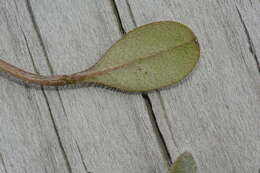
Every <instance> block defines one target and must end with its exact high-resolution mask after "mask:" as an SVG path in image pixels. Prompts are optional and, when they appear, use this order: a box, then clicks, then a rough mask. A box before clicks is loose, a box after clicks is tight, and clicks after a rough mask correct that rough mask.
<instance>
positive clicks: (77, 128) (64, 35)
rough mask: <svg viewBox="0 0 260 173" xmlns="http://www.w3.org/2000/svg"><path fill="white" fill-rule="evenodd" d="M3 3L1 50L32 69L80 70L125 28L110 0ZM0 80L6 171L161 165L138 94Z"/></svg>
mask: <svg viewBox="0 0 260 173" xmlns="http://www.w3.org/2000/svg"><path fill="white" fill-rule="evenodd" d="M0 4H1V6H2V8H3V9H5V10H3V11H2V10H1V12H0V14H1V15H0V16H1V18H2V19H3V20H2V22H1V23H0V24H1V25H2V26H1V25H0V26H1V27H0V28H1V36H0V38H1V39H0V40H1V45H3V46H2V47H1V52H2V53H1V55H2V56H3V57H5V58H6V59H5V60H7V61H8V62H11V63H13V64H17V65H19V66H20V67H22V68H24V69H26V70H29V71H34V68H33V65H34V67H35V70H36V71H38V72H39V73H41V74H50V73H55V74H56V73H71V72H76V71H80V70H83V69H85V68H87V67H90V66H91V65H92V64H94V63H95V62H96V61H97V60H98V59H99V57H100V56H101V55H102V54H103V53H104V52H105V50H106V49H107V48H109V47H110V46H111V45H112V43H113V42H115V41H116V40H117V39H119V38H120V37H121V36H122V34H121V33H120V27H119V25H118V19H117V18H116V15H115V10H116V9H114V7H113V3H112V1H105V2H101V1H100V2H99V1H97V2H94V1H90V0H79V1H66V2H65V1H58V0H55V1H54V0H45V1H36V0H23V1H20V0H19V1H18V0H16V1H7V0H6V1H4V2H2V1H1V3H0ZM6 11H8V13H7V14H8V19H6V18H5V17H6V13H5V12H6ZM14 14H15V15H14ZM10 22H11V24H10ZM17 40H21V41H17ZM30 57H31V59H30ZM32 64H33V65H32ZM0 80H1V86H0V87H1V92H0V93H1V97H0V103H1V104H0V110H1V113H0V118H1V126H0V127H1V131H0V134H1V138H0V139H1V142H0V146H1V147H0V152H1V155H2V157H3V158H4V162H5V165H7V170H8V172H12V173H13V172H14V173H15V172H19V173H20V172H28V173H34V172H44V171H46V172H55V173H57V172H62V173H64V172H65V173H66V172H73V173H77V172H79V173H82V172H87V170H86V169H88V170H90V171H91V172H107V173H110V172H111V173H112V172H113V173H117V172H118V173H121V172H125V173H135V172H158V173H159V172H166V169H167V167H168V160H167V155H166V153H165V151H164V149H163V147H162V144H161V143H162V141H160V137H159V135H158V134H157V133H158V132H157V129H156V125H155V124H154V122H153V117H152V115H151V114H149V113H148V111H147V106H146V104H145V102H144V100H143V98H142V96H141V95H128V94H123V93H118V92H114V91H112V90H107V89H103V88H95V87H87V86H79V87H75V88H73V89H71V88H63V89H55V88H54V89H51V88H44V89H43V90H41V88H31V87H28V86H27V87H25V86H24V85H23V84H22V85H21V86H20V85H18V84H15V83H12V82H11V81H9V80H8V78H2V77H1V79H0ZM13 93H15V95H16V97H15V98H14V97H13V95H14V94H13ZM38 109H39V110H38ZM6 115H8V116H6ZM0 163H1V162H0ZM0 169H2V168H1V167H0ZM45 169H46V170H45Z"/></svg>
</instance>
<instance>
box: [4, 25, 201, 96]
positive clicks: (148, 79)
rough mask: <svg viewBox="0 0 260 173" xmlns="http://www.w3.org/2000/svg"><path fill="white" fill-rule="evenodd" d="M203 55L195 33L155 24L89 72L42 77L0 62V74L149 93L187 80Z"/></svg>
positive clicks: (113, 50) (131, 34)
mask: <svg viewBox="0 0 260 173" xmlns="http://www.w3.org/2000/svg"><path fill="white" fill-rule="evenodd" d="M199 55H200V48H199V44H198V42H197V39H196V37H195V35H194V34H193V32H192V31H191V30H190V29H189V28H188V27H186V26H184V25H182V24H180V23H177V22H156V23H151V24H147V25H144V26H141V27H139V28H137V29H135V30H133V31H130V32H129V33H127V34H126V35H125V36H124V37H123V38H122V39H121V40H119V41H118V42H116V43H115V44H114V45H113V46H112V47H111V48H110V49H109V50H108V51H107V53H106V54H105V55H104V56H103V57H102V58H101V59H100V60H99V61H98V63H96V64H95V65H94V66H93V67H91V68H90V69H88V70H85V71H82V72H79V73H75V74H71V75H53V76H43V75H39V74H33V73H30V72H26V71H24V70H22V69H19V68H17V67H15V66H13V65H11V64H8V63H6V62H4V61H2V60H0V70H3V71H5V72H7V73H9V74H11V75H13V76H15V77H17V78H19V79H22V80H25V81H29V82H32V83H36V84H40V85H49V86H62V85H67V84H75V83H82V82H93V83H97V84H104V85H107V86H110V87H114V88H118V89H120V90H124V91H149V90H153V89H158V88H162V87H166V86H169V85H171V84H175V83H177V82H178V81H180V80H182V79H183V78H184V77H185V76H187V75H188V74H189V73H190V72H191V71H192V69H193V68H194V66H195V65H196V63H197V62H198V59H199Z"/></svg>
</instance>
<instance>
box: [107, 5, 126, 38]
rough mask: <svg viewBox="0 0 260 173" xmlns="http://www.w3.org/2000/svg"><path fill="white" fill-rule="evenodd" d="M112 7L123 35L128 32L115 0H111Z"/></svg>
mask: <svg viewBox="0 0 260 173" xmlns="http://www.w3.org/2000/svg"><path fill="white" fill-rule="evenodd" d="M110 2H111V6H112V9H113V11H114V14H115V16H116V19H117V23H118V27H119V30H120V32H121V34H122V35H124V34H126V31H125V29H124V27H123V23H122V20H121V17H120V14H119V11H118V8H117V5H116V2H115V0H110Z"/></svg>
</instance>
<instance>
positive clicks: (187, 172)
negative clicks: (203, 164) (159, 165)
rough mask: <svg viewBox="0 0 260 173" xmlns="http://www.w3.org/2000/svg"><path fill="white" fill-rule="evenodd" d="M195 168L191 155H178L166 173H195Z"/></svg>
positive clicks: (186, 153)
mask: <svg viewBox="0 0 260 173" xmlns="http://www.w3.org/2000/svg"><path fill="white" fill-rule="evenodd" d="M196 172H197V166H196V162H195V161H194V159H193V157H192V155H191V154H190V153H188V152H185V153H183V154H182V155H180V156H179V157H178V158H177V160H176V161H175V162H174V164H173V165H172V167H171V168H170V169H169V171H168V173H196Z"/></svg>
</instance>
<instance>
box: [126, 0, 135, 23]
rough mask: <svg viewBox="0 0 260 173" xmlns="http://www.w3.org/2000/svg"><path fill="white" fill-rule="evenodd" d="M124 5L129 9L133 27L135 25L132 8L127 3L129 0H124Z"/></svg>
mask: <svg viewBox="0 0 260 173" xmlns="http://www.w3.org/2000/svg"><path fill="white" fill-rule="evenodd" d="M126 5H127V8H128V10H129V13H130V17H131V19H132V21H133V24H134V26H135V27H137V24H136V21H135V17H134V13H133V10H132V8H131V6H130V4H129V0H126Z"/></svg>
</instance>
